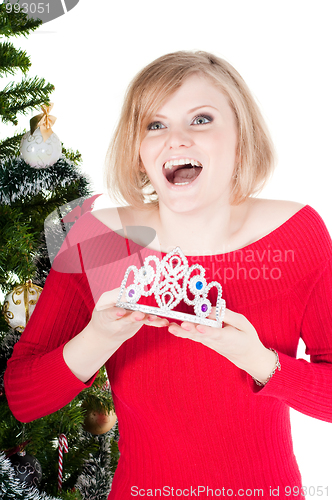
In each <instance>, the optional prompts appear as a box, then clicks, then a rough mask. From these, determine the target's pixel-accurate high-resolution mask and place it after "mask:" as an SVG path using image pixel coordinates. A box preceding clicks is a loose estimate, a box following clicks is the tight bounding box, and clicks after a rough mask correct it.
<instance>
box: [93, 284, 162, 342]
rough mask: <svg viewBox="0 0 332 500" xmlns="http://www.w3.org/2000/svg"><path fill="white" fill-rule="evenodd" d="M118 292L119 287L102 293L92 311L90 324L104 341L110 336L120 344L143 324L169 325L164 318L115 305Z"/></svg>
mask: <svg viewBox="0 0 332 500" xmlns="http://www.w3.org/2000/svg"><path fill="white" fill-rule="evenodd" d="M119 293H120V288H116V289H114V290H111V291H109V292H105V293H103V295H102V296H101V297H100V299H99V300H98V302H97V304H96V307H95V309H94V310H93V313H92V317H91V321H90V323H91V326H92V327H93V328H94V329H95V330H96V332H98V334H99V335H101V336H103V337H105V340H106V341H107V340H110V339H111V338H112V339H113V340H115V341H118V342H120V343H121V344H122V343H123V342H125V341H126V340H127V339H129V338H130V337H133V336H134V335H135V333H137V332H138V330H139V329H140V328H141V326H142V325H144V324H145V325H149V326H155V327H159V328H161V327H164V326H168V325H169V321H168V320H167V319H166V318H160V317H158V316H156V315H152V314H145V313H143V312H141V311H128V310H126V309H123V308H121V307H116V305H115V304H116V302H117V300H118V297H119Z"/></svg>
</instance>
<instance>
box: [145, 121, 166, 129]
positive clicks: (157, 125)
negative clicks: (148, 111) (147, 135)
mask: <svg viewBox="0 0 332 500" xmlns="http://www.w3.org/2000/svg"><path fill="white" fill-rule="evenodd" d="M162 128H165V125H163V124H162V123H161V122H152V123H150V125H148V130H160V129H162Z"/></svg>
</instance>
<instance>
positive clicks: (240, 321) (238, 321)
mask: <svg viewBox="0 0 332 500" xmlns="http://www.w3.org/2000/svg"><path fill="white" fill-rule="evenodd" d="M224 323H225V324H226V325H230V326H233V327H234V328H237V330H242V331H244V330H246V329H248V326H249V325H250V326H251V323H250V322H249V321H248V320H247V318H246V317H245V316H243V314H238V313H236V312H234V311H231V310H230V309H226V311H225V317H224Z"/></svg>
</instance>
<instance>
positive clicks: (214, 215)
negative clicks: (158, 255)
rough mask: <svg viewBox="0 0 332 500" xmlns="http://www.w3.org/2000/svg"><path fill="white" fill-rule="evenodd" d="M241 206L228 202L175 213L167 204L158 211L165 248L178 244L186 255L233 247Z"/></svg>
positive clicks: (216, 252)
mask: <svg viewBox="0 0 332 500" xmlns="http://www.w3.org/2000/svg"><path fill="white" fill-rule="evenodd" d="M240 212H242V213H243V209H242V207H241V208H240V209H239V207H238V206H232V205H230V204H228V203H225V204H224V205H222V206H219V207H218V210H216V208H215V207H206V208H205V210H202V209H200V210H199V211H197V213H194V212H186V213H179V212H173V211H172V210H170V209H169V208H168V207H166V206H165V205H161V206H160V207H159V212H158V214H157V227H158V229H157V233H158V238H159V243H160V247H161V249H162V251H164V252H166V253H168V252H170V251H171V250H173V249H174V248H175V247H176V246H179V247H180V248H181V250H182V251H183V253H184V254H185V255H213V254H221V253H225V252H228V251H230V250H231V246H232V239H233V235H234V234H235V232H236V231H237V230H238V228H239V223H240V217H239V215H240Z"/></svg>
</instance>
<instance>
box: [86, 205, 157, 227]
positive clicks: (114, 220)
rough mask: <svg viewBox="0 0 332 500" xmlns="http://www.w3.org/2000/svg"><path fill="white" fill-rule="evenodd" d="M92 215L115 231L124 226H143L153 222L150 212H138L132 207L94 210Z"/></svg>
mask: <svg viewBox="0 0 332 500" xmlns="http://www.w3.org/2000/svg"><path fill="white" fill-rule="evenodd" d="M92 214H93V215H94V217H96V219H98V220H99V221H100V222H102V223H103V224H104V225H105V226H107V227H109V228H110V229H112V230H113V231H117V230H119V229H121V228H122V227H124V226H142V225H148V223H149V222H151V221H150V214H149V212H148V211H144V210H137V209H134V208H133V207H130V206H128V207H107V208H101V209H98V210H93V212H92Z"/></svg>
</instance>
